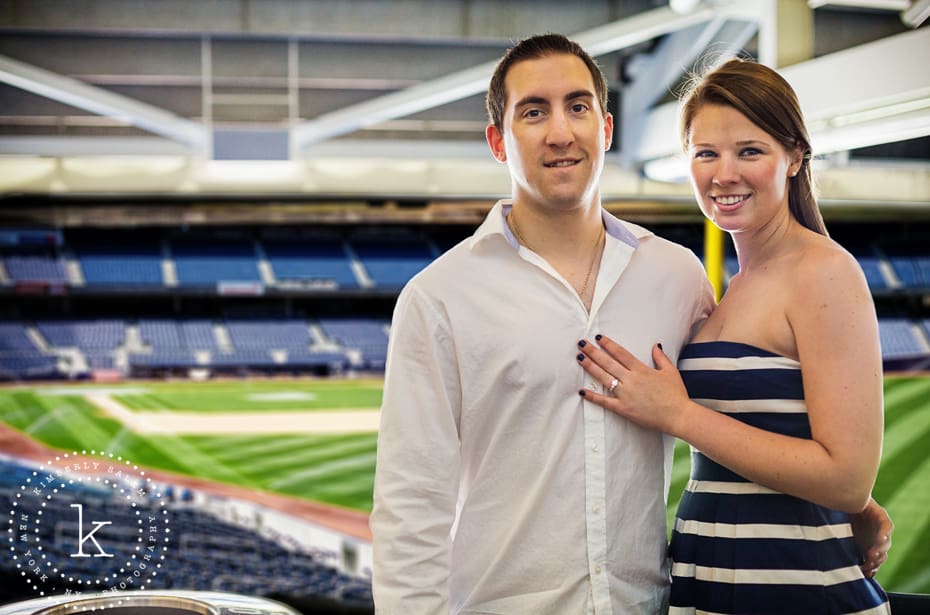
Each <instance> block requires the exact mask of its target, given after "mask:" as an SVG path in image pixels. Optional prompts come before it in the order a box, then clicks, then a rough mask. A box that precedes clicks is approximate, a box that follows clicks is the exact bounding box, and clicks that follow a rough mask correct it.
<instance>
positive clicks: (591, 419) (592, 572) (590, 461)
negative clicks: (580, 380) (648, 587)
mask: <svg viewBox="0 0 930 615" xmlns="http://www.w3.org/2000/svg"><path fill="white" fill-rule="evenodd" d="M585 384H586V386H587V387H588V388H589V389H592V390H596V391H598V392H600V393H604V388H603V387H602V386H601V385H599V384H598V383H597V382H595V381H594V380H593V379H591V378H590V376H588V377H587V381H586V383H585ZM582 403H583V404H584V405H585V408H584V447H585V463H584V468H585V471H584V475H585V522H586V527H587V532H586V537H587V547H588V549H587V550H588V575H589V578H590V584H591V598H592V601H593V604H592V605H590V606H593V607H594V608H593V611H592V612H593V613H595V614H596V615H609V614H612V613H613V609H612V606H611V601H610V583H609V581H608V575H607V480H606V478H607V477H606V466H607V462H606V456H605V446H604V429H605V419H606V415H605V412H606V411H605V410H604V409H603V408H601V407H600V406H597V405H595V404H592V403H590V402H587V401H584V402H582Z"/></svg>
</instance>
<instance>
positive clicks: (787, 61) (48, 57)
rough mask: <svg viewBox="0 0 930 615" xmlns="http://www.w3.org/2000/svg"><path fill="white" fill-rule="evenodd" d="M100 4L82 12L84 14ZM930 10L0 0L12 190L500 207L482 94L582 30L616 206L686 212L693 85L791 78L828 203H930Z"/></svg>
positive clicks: (504, 185) (902, 4)
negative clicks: (608, 110) (598, 77)
mask: <svg viewBox="0 0 930 615" xmlns="http://www.w3.org/2000/svg"><path fill="white" fill-rule="evenodd" d="M76 7H79V8H80V11H79V12H76V11H75V8H76ZM928 14H930V0H897V1H895V0H872V1H867V0H857V1H855V2H850V1H847V2H823V1H815V0H809V1H807V2H805V1H804V0H780V1H776V0H739V1H736V0H703V1H696V0H694V1H684V0H674V1H671V2H667V3H666V2H662V1H659V0H633V1H624V2H621V1H619V0H585V1H584V2H577V3H566V2H561V1H559V0H537V1H534V2H530V1H528V0H512V1H510V2H492V1H490V0H448V1H440V0H394V1H377V0H358V1H355V2H339V1H338V0H314V1H304V2H300V1H295V0H263V1H262V2H247V1H242V0H215V1H212V2H194V3H191V2H187V1H186V0H162V1H160V2H144V1H141V0H139V1H129V2H127V1H126V0H84V1H83V2H81V3H79V4H75V3H74V2H69V1H65V0H32V1H30V2H17V1H13V0H0V100H2V104H0V192H2V193H4V194H12V193H26V194H95V193H116V194H155V195H158V194H165V195H179V196H183V195H195V196H196V195H217V194H221V195H222V194H265V195H268V194H274V195H327V196H336V197H350V198H378V197H392V198H397V197H404V196H409V197H412V198H425V199H430V198H437V199H439V198H491V197H494V196H497V195H500V194H506V193H507V192H509V181H508V178H507V175H506V171H505V170H504V169H503V168H502V167H501V166H500V165H498V164H497V163H495V162H494V161H493V160H492V159H491V157H490V155H489V153H488V150H487V146H486V144H485V142H484V136H483V135H484V126H485V124H486V123H487V120H486V113H485V110H484V100H483V99H484V92H485V90H486V89H487V83H488V81H489V79H490V75H491V73H492V71H493V68H494V65H495V63H496V60H497V58H499V57H500V55H501V54H502V52H503V51H504V50H505V49H506V48H507V47H509V46H510V45H511V44H512V42H513V41H514V40H518V39H520V38H523V37H525V36H528V35H531V34H535V33H539V32H547V31H559V32H565V33H566V34H568V35H569V36H571V37H572V38H574V39H575V40H578V41H579V42H581V43H582V44H583V45H584V46H585V47H586V49H588V50H589V51H590V52H591V53H592V55H594V56H596V58H597V59H598V61H599V63H600V64H601V65H602V67H603V68H604V70H605V73H606V74H607V77H608V80H609V81H610V83H611V87H612V88H613V89H612V91H611V98H612V111H613V113H614V115H615V117H616V119H617V121H616V126H617V135H616V137H615V142H616V143H615V147H614V148H613V149H612V153H611V155H610V156H609V159H608V164H607V168H606V169H605V174H604V180H603V183H602V191H603V193H604V195H605V197H606V198H607V199H609V200H611V199H612V200H617V201H623V200H658V201H662V200H668V201H681V200H682V199H687V198H688V196H689V195H690V190H689V188H688V187H687V186H686V185H685V184H684V182H683V179H684V177H683V170H682V169H683V165H682V162H681V159H680V154H678V151H679V142H678V136H677V133H676V124H677V119H676V110H677V103H676V101H675V97H674V92H675V91H676V90H677V89H678V88H679V87H680V85H681V83H682V82H683V80H684V79H685V78H686V76H687V74H688V73H689V71H690V70H692V69H693V68H694V67H695V66H696V65H699V64H700V63H701V62H703V61H706V57H707V55H708V54H712V55H713V56H714V57H721V56H727V55H733V54H737V53H743V54H750V55H752V56H754V57H756V58H757V59H759V61H761V62H763V63H766V64H768V65H771V66H774V67H776V68H778V70H779V71H780V72H782V74H784V75H785V77H786V78H787V79H788V80H789V81H790V82H791V83H792V84H793V85H794V87H795V89H796V90H797V91H798V94H799V97H800V99H801V101H802V105H803V106H804V111H805V114H806V116H807V119H808V122H809V124H810V127H811V131H812V136H813V140H814V148H815V152H816V153H817V154H819V155H821V157H822V158H821V159H820V160H819V161H818V164H819V165H820V167H821V168H820V170H819V172H818V177H820V183H821V190H822V193H823V197H825V198H826V200H827V201H830V200H832V201H835V202H840V203H873V202H874V203H886V202H888V203H892V204H899V205H902V206H916V207H925V206H926V205H927V204H928V203H930V73H928V72H927V70H926V67H925V66H924V64H925V63H924V62H922V61H919V60H918V59H919V58H926V57H928V56H930V28H928V27H927V22H926V19H927V15H928Z"/></svg>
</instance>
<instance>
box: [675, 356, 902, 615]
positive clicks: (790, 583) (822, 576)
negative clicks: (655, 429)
mask: <svg viewBox="0 0 930 615" xmlns="http://www.w3.org/2000/svg"><path fill="white" fill-rule="evenodd" d="M678 367H679V369H680V371H681V375H682V378H683V379H684V382H685V385H686V386H687V388H688V394H689V395H690V396H691V398H692V399H694V400H695V401H696V402H698V403H700V404H701V405H703V406H707V407H709V408H712V409H714V410H716V411H718V412H723V413H725V414H729V415H731V416H733V417H734V418H736V419H739V420H740V421H743V422H744V423H747V424H749V425H754V426H756V427H759V428H761V429H766V430H768V431H772V432H776V433H780V434H785V435H790V436H795V437H799V438H810V437H811V433H810V422H809V420H808V417H807V406H806V404H805V402H804V387H803V385H802V382H801V366H800V364H799V363H798V362H797V361H795V360H793V359H789V358H786V357H782V356H779V355H776V354H773V353H771V352H768V351H765V350H762V349H760V348H756V347H754V346H750V345H747V344H740V343H735V342H700V343H692V344H689V345H688V346H686V347H685V348H684V350H683V351H682V353H681V356H680V357H679V363H678ZM670 553H671V558H672V593H671V610H670V613H672V614H684V613H779V614H782V613H791V614H795V613H812V614H813V613H816V614H817V615H825V614H833V613H846V614H849V613H860V614H869V615H872V614H878V613H881V614H885V613H888V612H889V610H888V606H887V597H886V596H885V593H884V591H882V588H881V586H879V584H878V583H877V582H876V581H875V580H874V579H866V578H865V577H863V575H862V572H861V571H860V570H859V563H860V558H859V555H858V550H857V549H856V544H855V541H854V540H853V537H852V530H851V528H850V524H849V515H848V514H846V513H843V512H840V511H836V510H832V509H829V508H825V507H823V506H819V505H817V504H813V503H811V502H807V501H805V500H801V499H799V498H795V497H792V496H788V495H785V494H782V493H779V492H776V491H773V490H771V489H767V488H765V487H762V486H760V485H757V484H755V483H752V482H750V481H748V480H746V479H745V478H743V477H741V476H739V475H737V474H735V473H733V472H731V471H730V470H727V469H726V468H724V467H723V466H721V465H719V464H717V463H715V462H713V461H711V460H710V459H708V458H707V457H705V456H704V455H702V454H701V453H700V452H698V451H696V450H692V454H691V480H690V481H689V482H688V486H687V487H686V489H685V493H684V495H683V497H682V499H681V504H680V505H679V507H678V514H677V517H676V519H675V528H674V530H673V532H672V541H671V546H670Z"/></svg>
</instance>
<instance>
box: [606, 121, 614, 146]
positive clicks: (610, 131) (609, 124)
mask: <svg viewBox="0 0 930 615" xmlns="http://www.w3.org/2000/svg"><path fill="white" fill-rule="evenodd" d="M613 142H614V116H613V115H611V114H610V113H606V114H604V151H605V152H606V151H607V150H609V149H610V146H611V145H612V144H613Z"/></svg>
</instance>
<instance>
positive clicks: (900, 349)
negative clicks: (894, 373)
mask: <svg viewBox="0 0 930 615" xmlns="http://www.w3.org/2000/svg"><path fill="white" fill-rule="evenodd" d="M878 334H879V338H880V342H881V347H882V358H883V359H886V360H888V359H901V358H909V357H920V356H923V355H927V354H928V350H930V349H928V347H927V345H926V343H925V342H923V340H921V339H920V338H919V337H918V335H917V332H916V331H915V327H914V323H912V322H911V321H910V320H909V319H907V318H880V319H879V321H878Z"/></svg>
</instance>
